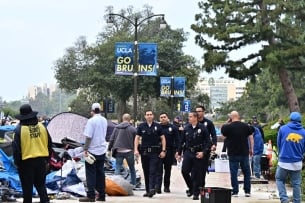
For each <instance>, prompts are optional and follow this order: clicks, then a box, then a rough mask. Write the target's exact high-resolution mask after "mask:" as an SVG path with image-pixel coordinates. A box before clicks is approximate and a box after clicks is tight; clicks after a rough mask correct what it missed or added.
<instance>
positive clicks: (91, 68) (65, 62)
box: [54, 6, 199, 117]
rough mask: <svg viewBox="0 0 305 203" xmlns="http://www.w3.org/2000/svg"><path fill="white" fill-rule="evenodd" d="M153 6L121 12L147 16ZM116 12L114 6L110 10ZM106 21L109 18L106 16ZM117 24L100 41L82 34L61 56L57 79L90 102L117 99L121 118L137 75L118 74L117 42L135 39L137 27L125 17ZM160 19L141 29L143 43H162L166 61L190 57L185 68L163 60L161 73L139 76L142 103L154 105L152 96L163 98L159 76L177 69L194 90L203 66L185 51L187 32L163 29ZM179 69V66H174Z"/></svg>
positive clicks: (122, 13) (175, 71)
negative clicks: (152, 75)
mask: <svg viewBox="0 0 305 203" xmlns="http://www.w3.org/2000/svg"><path fill="white" fill-rule="evenodd" d="M151 9H152V8H151V7H149V6H145V7H144V9H143V11H142V12H134V11H133V7H128V8H127V9H126V10H121V11H120V12H119V13H120V14H121V15H124V16H126V17H127V18H129V19H133V18H134V17H135V16H137V17H138V18H142V17H143V18H145V16H148V15H151V14H153V13H152V11H151ZM111 11H112V8H111V7H108V8H107V9H106V13H109V12H111ZM104 18H105V21H106V19H107V18H108V16H107V15H105V16H104ZM114 20H115V21H114V27H113V28H106V29H104V30H103V31H102V32H101V33H99V36H98V39H97V43H95V44H92V45H90V46H89V45H88V43H87V42H86V39H85V38H84V37H80V38H79V39H78V40H77V42H76V43H75V46H74V47H71V48H68V49H67V51H66V54H65V55H64V56H63V57H61V58H60V59H58V60H57V61H56V63H55V65H54V70H55V78H56V79H57V81H58V83H59V86H60V88H62V89H65V90H67V91H72V90H77V89H82V90H84V91H86V93H88V95H87V101H89V103H92V102H95V101H101V100H102V99H103V98H105V97H108V98H113V99H115V100H116V103H119V105H118V108H117V109H119V110H118V117H119V115H121V114H122V113H124V112H126V110H128V108H129V107H128V106H127V101H128V100H129V98H130V97H131V96H132V93H133V89H132V87H133V78H132V77H129V76H118V75H115V74H114V65H113V64H114V61H115V56H114V45H115V42H126V41H127V42H128V41H129V42H133V40H134V30H133V26H132V25H131V24H130V23H129V22H128V21H126V20H124V19H122V18H115V19H114ZM159 25H160V19H154V20H153V19H152V20H149V21H147V23H143V24H142V25H141V26H140V27H139V29H138V39H139V42H154V43H158V58H160V59H162V61H170V62H173V63H170V64H174V62H175V61H179V60H181V59H182V58H183V59H184V58H187V59H188V60H187V61H185V63H184V64H180V65H181V67H186V66H187V65H188V66H189V67H190V68H189V69H186V68H179V69H178V68H176V69H175V70H173V67H170V66H169V65H167V64H165V63H162V62H160V63H159V66H160V67H162V68H160V69H159V75H158V76H157V77H139V78H138V95H139V100H140V102H139V104H140V105H139V106H141V107H142V106H145V105H150V104H149V103H150V102H151V101H154V100H152V98H157V97H159V92H160V81H159V76H168V73H169V72H170V73H171V74H172V73H173V72H174V73H175V74H177V75H179V76H185V77H187V88H189V89H193V88H194V85H195V84H196V81H197V76H198V74H199V66H198V65H196V63H197V62H196V60H195V59H194V57H191V56H187V55H184V54H183V51H182V48H183V43H184V42H185V41H186V40H187V37H186V36H187V34H186V33H184V32H183V30H182V29H177V30H172V29H171V28H170V27H169V26H168V27H167V28H166V29H165V30H159ZM174 68H175V67H174Z"/></svg>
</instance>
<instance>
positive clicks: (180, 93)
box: [160, 77, 185, 97]
mask: <svg viewBox="0 0 305 203" xmlns="http://www.w3.org/2000/svg"><path fill="white" fill-rule="evenodd" d="M173 83H174V84H173V88H174V92H173V93H174V97H185V77H174V78H173ZM171 87H172V78H171V77H160V97H170V96H171Z"/></svg>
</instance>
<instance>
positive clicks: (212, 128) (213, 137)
mask: <svg viewBox="0 0 305 203" xmlns="http://www.w3.org/2000/svg"><path fill="white" fill-rule="evenodd" d="M196 112H197V114H198V122H199V123H201V124H203V125H204V126H205V128H206V129H207V130H208V133H209V137H210V139H211V148H210V150H209V152H211V151H215V150H216V146H217V136H216V130H215V126H214V124H213V122H212V121H211V120H209V119H207V118H205V117H204V114H205V108H204V106H202V105H198V106H196ZM209 159H210V153H209V155H208V156H205V157H204V169H203V171H202V173H203V182H202V185H201V187H202V188H204V186H205V177H206V173H207V171H208V168H209Z"/></svg>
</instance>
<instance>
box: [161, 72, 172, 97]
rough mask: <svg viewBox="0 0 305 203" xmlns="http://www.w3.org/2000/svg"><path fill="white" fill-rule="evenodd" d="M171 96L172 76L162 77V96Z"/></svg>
mask: <svg viewBox="0 0 305 203" xmlns="http://www.w3.org/2000/svg"><path fill="white" fill-rule="evenodd" d="M170 96H171V77H160V97H170Z"/></svg>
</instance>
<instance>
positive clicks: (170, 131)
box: [156, 123, 179, 193]
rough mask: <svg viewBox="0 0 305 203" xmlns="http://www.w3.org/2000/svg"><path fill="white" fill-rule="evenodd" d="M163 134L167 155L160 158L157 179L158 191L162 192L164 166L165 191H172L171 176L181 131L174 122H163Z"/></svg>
mask: <svg viewBox="0 0 305 203" xmlns="http://www.w3.org/2000/svg"><path fill="white" fill-rule="evenodd" d="M161 126H162V130H163V135H164V136H165V140H166V155H165V157H164V158H163V159H161V160H160V166H159V172H158V179H157V187H156V190H157V193H161V187H162V179H163V168H164V192H170V189H169V187H170V177H171V170H172V165H173V162H174V159H175V154H176V151H177V146H178V144H179V132H178V128H177V127H176V126H174V125H173V124H170V123H169V124H165V125H163V124H161Z"/></svg>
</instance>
